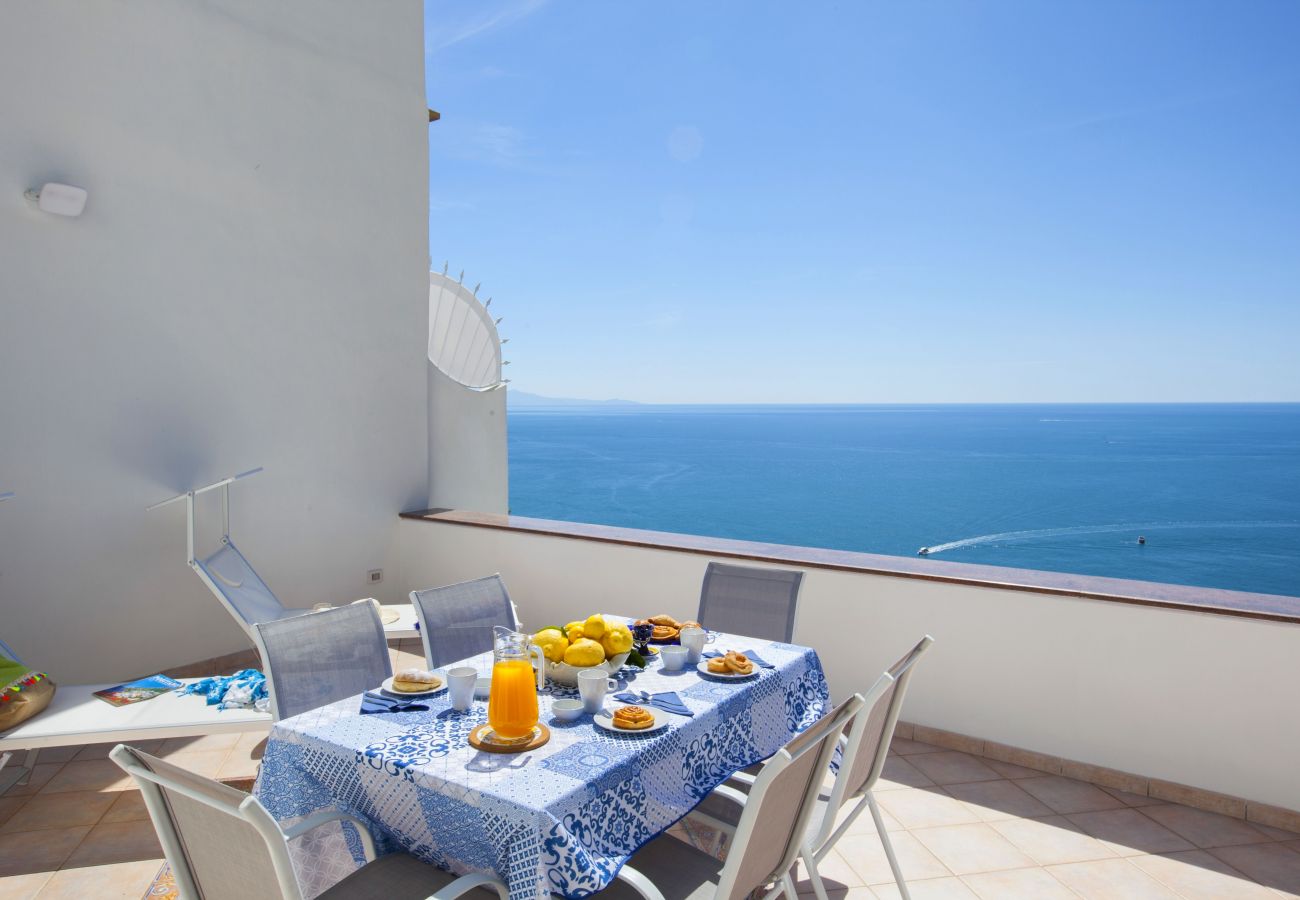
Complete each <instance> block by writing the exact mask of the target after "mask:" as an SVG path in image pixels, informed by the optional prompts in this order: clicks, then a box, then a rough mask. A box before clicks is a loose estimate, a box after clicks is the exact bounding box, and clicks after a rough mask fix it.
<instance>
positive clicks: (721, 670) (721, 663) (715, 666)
mask: <svg viewBox="0 0 1300 900" xmlns="http://www.w3.org/2000/svg"><path fill="white" fill-rule="evenodd" d="M709 671H710V672H713V673H715V674H717V675H726V674H728V673H729V672H730V671H731V668H730V667H729V666H728V665H727V661H726V660H725V659H723V658H722V657H721V656H715V657H713V658H712V659H710V660H709Z"/></svg>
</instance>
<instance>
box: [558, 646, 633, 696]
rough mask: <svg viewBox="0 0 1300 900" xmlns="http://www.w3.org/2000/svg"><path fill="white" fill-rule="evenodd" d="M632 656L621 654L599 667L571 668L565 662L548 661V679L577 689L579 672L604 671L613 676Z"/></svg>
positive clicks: (629, 653)
mask: <svg viewBox="0 0 1300 900" xmlns="http://www.w3.org/2000/svg"><path fill="white" fill-rule="evenodd" d="M630 655H631V652H630V651H629V652H628V653H619V654H618V655H616V656H611V657H610V658H609V659H607V660H605V661H604V662H603V663H601V664H600V665H598V666H571V665H569V664H568V663H565V662H551V661H550V660H549V659H548V660H547V661H546V677H547V678H549V679H551V681H554V682H555V683H556V684H564V685H568V686H569V687H577V686H578V673H579V672H583V671H585V670H587V669H604V670H605V671H606V672H608V673H609V674H610V675H611V676H613V675H615V674H616V673H617V672H618V670H619V669H621V668H623V665H624V663H626V662H627V658H628V657H629V656H630Z"/></svg>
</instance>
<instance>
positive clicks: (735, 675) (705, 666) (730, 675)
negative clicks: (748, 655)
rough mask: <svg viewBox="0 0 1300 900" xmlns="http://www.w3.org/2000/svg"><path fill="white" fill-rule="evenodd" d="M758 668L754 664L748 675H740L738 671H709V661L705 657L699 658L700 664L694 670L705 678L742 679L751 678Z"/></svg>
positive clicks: (721, 679) (720, 679)
mask: <svg viewBox="0 0 1300 900" xmlns="http://www.w3.org/2000/svg"><path fill="white" fill-rule="evenodd" d="M758 668H759V667H758V666H757V665H755V666H754V671H752V672H750V673H749V674H748V675H741V674H740V673H739V672H710V671H709V661H708V660H707V659H702V660H700V664H699V665H698V666H696V667H695V671H697V672H699V673H700V674H701V675H703V676H705V677H707V678H716V679H718V680H719V681H743V680H744V679H746V678H753V677H754V676H755V675H757V674H758Z"/></svg>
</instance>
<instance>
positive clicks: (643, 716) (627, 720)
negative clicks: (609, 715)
mask: <svg viewBox="0 0 1300 900" xmlns="http://www.w3.org/2000/svg"><path fill="white" fill-rule="evenodd" d="M654 723H655V717H654V716H653V715H652V714H651V713H650V711H649V710H647V709H645V708H644V707H641V706H623V707H620V708H618V709H616V710H614V727H615V728H622V729H623V730H625V731H642V730H644V729H646V728H649V727H650V726H652V725H654Z"/></svg>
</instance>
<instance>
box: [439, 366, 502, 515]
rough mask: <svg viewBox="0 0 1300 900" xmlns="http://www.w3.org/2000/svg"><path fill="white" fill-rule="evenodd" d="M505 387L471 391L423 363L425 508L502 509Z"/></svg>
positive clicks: (492, 510)
mask: <svg viewBox="0 0 1300 900" xmlns="http://www.w3.org/2000/svg"><path fill="white" fill-rule="evenodd" d="M506 446H507V445H506V391H505V389H504V388H502V389H500V390H495V391H471V390H470V389H469V388H466V387H464V386H463V385H460V384H458V383H457V382H455V381H452V380H451V379H450V378H448V377H447V376H446V375H444V374H443V373H442V372H440V371H438V369H437V368H436V367H435V366H434V365H433V364H430V365H429V503H428V506H429V507H431V508H443V509H467V510H473V511H475V512H486V513H504V512H507V511H508V507H509V485H510V466H509V461H508V456H507V451H506Z"/></svg>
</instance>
